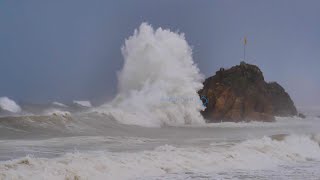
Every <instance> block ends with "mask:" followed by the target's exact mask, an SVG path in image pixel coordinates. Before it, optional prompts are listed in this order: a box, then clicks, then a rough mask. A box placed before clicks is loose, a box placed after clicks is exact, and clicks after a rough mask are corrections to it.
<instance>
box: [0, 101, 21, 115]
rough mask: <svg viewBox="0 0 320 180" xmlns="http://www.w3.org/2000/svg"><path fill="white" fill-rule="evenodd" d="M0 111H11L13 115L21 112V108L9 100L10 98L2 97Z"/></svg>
mask: <svg viewBox="0 0 320 180" xmlns="http://www.w3.org/2000/svg"><path fill="white" fill-rule="evenodd" d="M0 109H2V110H5V111H9V112H12V113H19V112H21V108H20V106H19V105H18V104H17V103H16V102H14V101H13V100H11V99H9V98H8V97H0Z"/></svg>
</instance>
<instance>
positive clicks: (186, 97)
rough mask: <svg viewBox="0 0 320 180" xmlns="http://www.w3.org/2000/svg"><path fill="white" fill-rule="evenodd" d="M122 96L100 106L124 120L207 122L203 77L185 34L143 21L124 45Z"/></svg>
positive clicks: (120, 78) (120, 79) (150, 123)
mask: <svg viewBox="0 0 320 180" xmlns="http://www.w3.org/2000/svg"><path fill="white" fill-rule="evenodd" d="M122 55H123V57H124V65H123V68H122V70H121V71H120V72H119V74H118V94H117V96H116V97H115V98H114V100H113V101H112V102H110V103H107V104H105V105H103V106H102V107H100V108H99V109H98V111H100V112H104V113H106V114H108V115H110V116H112V117H114V119H116V120H118V121H119V122H121V123H125V124H135V125H140V126H149V127H150V126H151V127H160V126H163V125H181V124H201V123H204V120H203V118H202V116H201V114H200V110H202V109H203V106H202V102H201V101H200V99H199V96H198V94H197V91H198V90H199V89H201V88H202V87H203V85H202V80H203V76H202V75H201V74H200V72H199V69H198V68H197V66H196V64H195V63H194V61H193V59H192V50H191V48H190V46H189V45H188V43H187V41H186V40H185V37H184V34H179V33H174V32H171V31H170V30H168V29H162V28H158V29H156V30H154V29H153V28H152V27H151V26H150V25H149V24H147V23H142V24H141V26H140V27H139V29H137V30H135V31H134V34H133V35H132V36H131V37H129V38H128V39H127V40H126V41H125V44H124V46H123V47H122Z"/></svg>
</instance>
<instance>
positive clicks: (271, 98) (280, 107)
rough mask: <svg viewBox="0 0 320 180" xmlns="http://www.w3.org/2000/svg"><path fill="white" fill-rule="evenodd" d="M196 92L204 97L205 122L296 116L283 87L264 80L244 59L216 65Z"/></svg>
mask: <svg viewBox="0 0 320 180" xmlns="http://www.w3.org/2000/svg"><path fill="white" fill-rule="evenodd" d="M199 95H200V97H205V98H207V99H208V103H207V108H206V109H205V110H204V111H203V112H201V113H202V115H203V116H204V118H205V119H207V121H208V122H220V121H233V122H239V121H274V116H295V115H297V110H296V107H295V106H294V103H293V101H292V100H291V98H290V96H289V94H288V93H287V92H286V91H285V90H284V88H283V87H281V86H280V85H279V84H278V83H276V82H270V83H267V82H265V80H264V77H263V73H262V72H261V70H260V69H259V68H258V67H257V66H255V65H251V64H247V63H245V62H241V63H240V65H237V66H234V67H231V68H230V69H226V70H225V69H223V68H220V70H219V71H217V72H216V74H215V75H214V76H212V77H209V78H208V79H206V80H205V81H204V87H203V89H201V90H200V91H199Z"/></svg>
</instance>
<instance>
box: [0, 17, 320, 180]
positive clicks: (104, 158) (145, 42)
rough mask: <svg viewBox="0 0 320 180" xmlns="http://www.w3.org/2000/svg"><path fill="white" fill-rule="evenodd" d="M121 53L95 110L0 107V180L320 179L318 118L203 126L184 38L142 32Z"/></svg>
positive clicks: (144, 28) (86, 106)
mask: <svg viewBox="0 0 320 180" xmlns="http://www.w3.org/2000/svg"><path fill="white" fill-rule="evenodd" d="M122 53H123V57H124V63H123V64H124V66H123V68H122V69H121V70H120V71H119V73H118V82H119V83H118V93H117V94H116V96H115V98H114V99H113V100H112V101H110V102H106V103H105V104H103V105H101V106H94V105H92V104H91V103H90V102H89V101H85V100H81V101H79V100H76V101H74V102H73V104H62V103H60V102H53V103H51V104H48V105H30V104H29V105H18V104H17V103H16V102H14V101H13V100H11V99H9V98H6V97H3V98H1V100H2V101H1V102H0V110H1V112H0V179H1V180H2V179H4V180H7V179H8V180H11V179H19V180H20V179H25V180H30V179H39V180H56V179H68V180H80V179H81V180H82V179H111V180H115V179H116V180H118V179H120V180H122V179H139V180H149V179H155V180H156V179H157V180H158V179H170V180H171V179H268V180H269V179H297V180H301V179H320V147H319V143H320V133H319V130H320V123H319V122H320V118H318V117H317V116H318V115H319V114H320V110H319V109H312V112H313V113H312V114H308V116H307V118H306V119H301V118H298V117H287V118H280V117H277V118H276V122H273V123H263V122H250V123H230V122H229V123H215V124H206V123H205V120H204V119H203V118H202V116H201V114H200V111H201V110H203V109H204V108H205V107H204V106H203V105H202V102H201V100H200V98H199V96H198V94H197V91H198V90H199V89H201V88H202V81H203V79H204V78H203V75H201V73H200V71H199V69H198V68H197V65H196V64H195V63H194V61H193V59H192V48H191V47H190V46H189V45H188V43H187V42H186V40H185V37H184V34H182V33H176V32H172V31H170V30H168V29H161V28H158V29H156V30H155V29H153V28H152V27H151V26H150V25H148V24H146V23H143V24H142V25H141V26H140V27H139V28H138V29H137V30H135V31H134V33H133V35H132V36H131V37H129V38H128V39H126V41H125V43H124V46H123V47H122ZM20 106H21V107H20ZM306 112H307V111H306Z"/></svg>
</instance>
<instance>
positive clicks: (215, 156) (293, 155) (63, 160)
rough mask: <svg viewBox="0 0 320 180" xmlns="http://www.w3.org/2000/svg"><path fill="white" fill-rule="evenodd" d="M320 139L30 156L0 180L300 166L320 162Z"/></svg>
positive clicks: (0, 173)
mask: <svg viewBox="0 0 320 180" xmlns="http://www.w3.org/2000/svg"><path fill="white" fill-rule="evenodd" d="M319 140H320V139H319V136H314V137H313V136H307V135H301V136H298V135H291V136H288V137H285V139H284V140H281V141H279V140H273V139H271V138H269V137H264V138H262V139H254V140H247V141H244V142H240V143H238V144H231V145H229V144H211V145H210V146H209V147H202V148H201V147H184V148H183V147H181V148H178V147H174V146H170V145H164V146H160V147H158V148H156V149H154V150H149V151H141V152H130V153H127V152H96V153H68V154H66V155H64V156H61V157H58V158H53V159H48V158H35V157H25V158H21V159H17V160H13V161H4V162H0V179H2V178H3V179H48V180H50V179H134V178H138V177H148V176H149V177H150V176H160V175H167V174H170V173H183V172H193V173H201V172H208V173H210V172H221V171H229V172H230V171H232V170H248V171H250V170H273V169H277V168H278V167H279V166H281V165H290V164H294V163H296V162H317V161H319V160H320V148H319ZM250 172H251V171H250ZM146 179H148V178H146Z"/></svg>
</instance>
